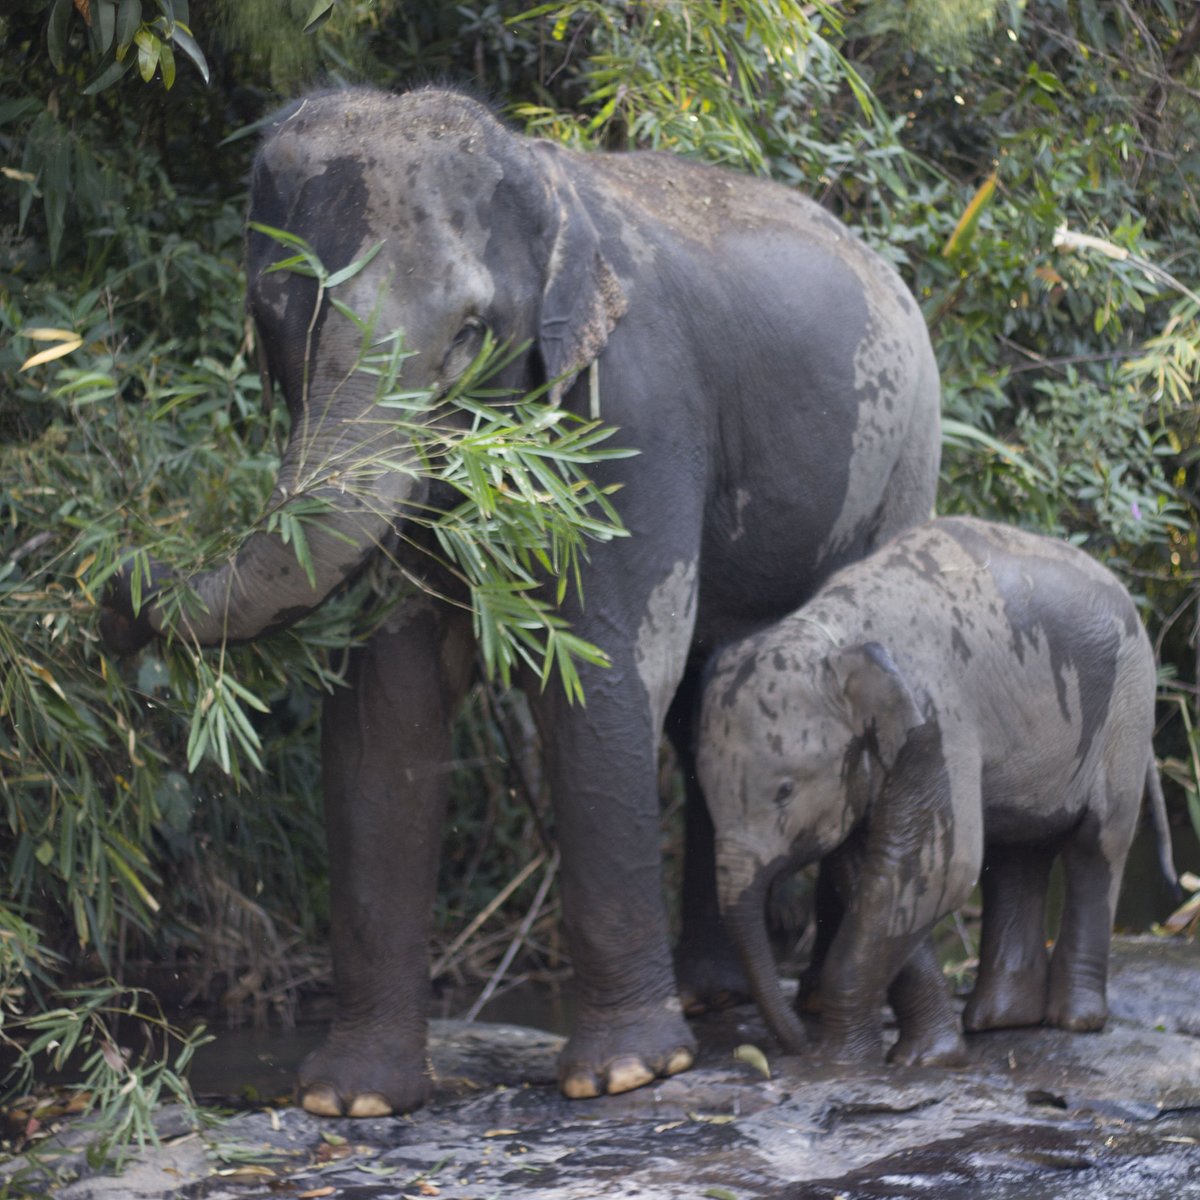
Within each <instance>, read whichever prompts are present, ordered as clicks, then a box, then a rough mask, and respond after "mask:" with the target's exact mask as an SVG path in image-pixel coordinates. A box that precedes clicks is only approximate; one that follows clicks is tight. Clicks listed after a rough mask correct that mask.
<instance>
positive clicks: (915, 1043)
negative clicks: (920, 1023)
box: [887, 1029, 967, 1067]
mask: <svg viewBox="0 0 1200 1200" xmlns="http://www.w3.org/2000/svg"><path fill="white" fill-rule="evenodd" d="M887 1060H888V1062H889V1063H891V1064H892V1065H893V1066H896V1067H965V1066H966V1065H967V1043H966V1042H965V1041H964V1040H963V1036H962V1034H961V1033H959V1032H958V1030H957V1029H940V1030H936V1031H929V1032H924V1033H919V1034H913V1035H911V1036H910V1035H909V1034H906V1033H901V1034H900V1037H899V1039H898V1040H897V1041H896V1043H895V1044H894V1045H893V1046H892V1048H891V1049H890V1050H889V1051H888V1055H887Z"/></svg>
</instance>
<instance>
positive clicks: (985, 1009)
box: [963, 976, 1046, 1033]
mask: <svg viewBox="0 0 1200 1200" xmlns="http://www.w3.org/2000/svg"><path fill="white" fill-rule="evenodd" d="M1045 1015H1046V984H1045V977H1044V976H1043V977H1042V978H1040V979H1028V978H1019V977H1018V978H1012V977H1010V978H1006V979H1004V980H999V981H992V982H990V983H984V982H980V983H978V984H976V985H975V990H974V991H973V992H972V993H971V995H970V997H969V999H968V1000H967V1003H966V1007H965V1008H964V1009H963V1028H964V1029H965V1030H966V1031H967V1032H968V1033H982V1032H983V1031H984V1030H985V1029H1020V1028H1022V1027H1023V1026H1026V1025H1040V1024H1041V1023H1042V1019H1043V1018H1044V1017H1045Z"/></svg>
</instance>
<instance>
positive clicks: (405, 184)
mask: <svg viewBox="0 0 1200 1200" xmlns="http://www.w3.org/2000/svg"><path fill="white" fill-rule="evenodd" d="M310 104H311V107H306V106H308V105H310ZM512 143H513V139H512V137H511V135H510V134H508V133H507V132H506V131H505V130H504V129H503V127H502V126H500V125H499V123H498V122H497V121H496V120H495V119H494V118H493V117H492V116H491V115H490V114H489V113H488V112H487V110H486V109H484V108H483V107H482V106H480V105H478V104H476V103H475V102H473V101H469V100H467V99H466V98H465V97H462V96H458V95H456V94H454V93H443V92H428V93H416V94H414V95H411V96H405V97H393V96H386V95H381V94H378V93H373V92H360V91H350V92H346V93H340V94H337V95H334V96H325V97H316V98H313V99H312V101H311V102H309V101H305V102H302V103H301V105H300V106H299V107H298V108H297V110H296V112H295V113H294V114H293V116H291V117H289V118H287V119H285V120H284V121H283V122H282V123H281V124H280V125H279V126H278V128H277V129H276V131H275V132H274V134H273V135H272V136H271V137H270V139H269V140H268V141H267V142H266V143H265V144H264V146H263V148H262V150H261V151H260V154H259V159H258V163H257V168H256V178H255V203H256V207H262V206H263V204H264V200H265V198H266V197H267V196H268V195H270V193H272V192H274V193H276V194H277V199H276V202H275V203H274V204H269V205H268V207H270V208H272V209H275V210H280V209H282V210H284V212H286V215H287V216H288V217H289V218H291V219H292V220H293V221H295V220H296V219H297V218H299V219H300V223H301V224H302V225H310V226H314V227H319V228H321V229H322V230H324V231H327V232H333V231H338V232H339V233H340V236H341V237H342V238H343V239H350V238H353V240H354V243H355V249H358V248H360V247H364V246H366V245H369V244H373V243H374V242H380V241H381V242H383V243H384V244H385V246H386V253H385V258H386V259H387V260H390V261H391V262H392V263H393V264H394V265H395V266H396V267H397V269H400V270H403V271H404V273H405V274H406V275H408V276H413V277H414V278H413V279H412V282H414V283H416V284H421V285H429V284H434V285H436V284H437V283H439V282H440V281H442V280H444V279H445V277H446V276H447V274H449V275H453V274H454V273H455V271H456V270H461V264H462V263H463V261H464V260H466V259H470V260H472V261H478V260H479V259H480V258H481V257H482V255H483V251H484V248H485V247H486V244H487V240H488V237H489V234H490V230H491V225H492V223H493V207H494V199H495V192H496V189H497V187H498V185H499V183H500V181H501V180H502V179H503V177H504V173H505V172H504V165H503V162H502V161H501V160H502V159H503V158H504V157H505V155H506V153H507V152H508V151H509V150H511V149H512ZM334 180H338V181H340V186H337V187H334V186H332V183H333V181H334ZM306 198H307V202H306ZM314 201H316V202H315V203H314ZM297 232H301V233H305V230H304V229H300V230H297ZM306 236H307V234H306ZM325 265H326V266H331V265H335V266H340V265H344V264H342V263H338V264H330V263H326V264H325Z"/></svg>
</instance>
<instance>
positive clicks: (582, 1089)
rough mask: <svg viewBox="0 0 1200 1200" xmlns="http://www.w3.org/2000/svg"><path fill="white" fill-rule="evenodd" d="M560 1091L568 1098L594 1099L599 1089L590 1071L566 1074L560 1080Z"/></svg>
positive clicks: (598, 1093)
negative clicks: (587, 1072)
mask: <svg viewBox="0 0 1200 1200" xmlns="http://www.w3.org/2000/svg"><path fill="white" fill-rule="evenodd" d="M562 1093H563V1095H564V1096H566V1098H567V1099H568V1100H594V1099H595V1098H596V1097H597V1096H598V1095H600V1089H599V1087H598V1086H597V1085H596V1080H595V1078H594V1077H593V1076H592V1075H591V1074H590V1073H589V1074H579V1075H568V1076H567V1077H566V1078H565V1079H564V1080H563V1081H562Z"/></svg>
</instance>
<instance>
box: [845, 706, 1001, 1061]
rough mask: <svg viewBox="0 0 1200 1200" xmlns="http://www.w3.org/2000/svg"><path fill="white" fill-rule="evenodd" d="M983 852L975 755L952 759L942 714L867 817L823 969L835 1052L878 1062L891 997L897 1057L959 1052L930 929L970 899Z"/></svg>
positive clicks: (898, 762)
mask: <svg viewBox="0 0 1200 1200" xmlns="http://www.w3.org/2000/svg"><path fill="white" fill-rule="evenodd" d="M982 850H983V843H982V822H981V820H980V806H979V766H978V758H977V756H976V754H975V753H974V751H973V750H972V749H968V750H960V751H959V752H957V753H953V754H947V753H946V749H945V747H944V744H943V740H942V734H941V730H940V728H939V726H938V724H937V723H936V721H932V720H931V721H928V722H926V723H925V724H923V725H920V726H918V727H916V728H915V729H912V730H910V731H909V732H908V734H907V736H906V738H905V741H904V744H903V746H902V747H901V748H900V750H899V752H898V753H897V755H896V758H895V761H894V763H893V764H892V766H891V768H890V770H889V771H888V773H887V775H886V776H885V777H884V780H883V784H882V786H881V788H880V794H879V797H878V799H877V801H876V802H875V804H874V805H873V808H872V811H871V813H870V815H869V817H868V822H867V832H866V843H865V848H864V851H863V854H862V859H861V861H860V862H859V863H857V864H856V865H857V881H856V882H855V883H853V884H852V886H851V889H850V892H849V894H848V896H846V897H845V898H846V900H847V907H846V914H845V917H844V918H843V920H842V922H841V924H840V926H839V927H838V931H837V934H836V935H835V937H834V940H833V944H832V946H831V947H830V950H829V955H828V958H827V960H826V963H825V967H824V970H823V972H822V975H821V1000H822V1009H821V1029H822V1041H823V1046H822V1052H823V1054H824V1055H825V1056H826V1057H828V1058H831V1059H833V1060H834V1061H838V1062H866V1063H871V1062H877V1061H878V1060H879V1057H880V1055H881V1052H882V1028H881V1022H880V1015H879V1014H880V1008H881V1007H882V1004H883V1001H884V998H885V995H888V994H890V996H891V999H892V1001H893V1004H894V1006H895V1008H896V1015H897V1017H898V1018H899V1019H900V1024H901V1041H900V1043H899V1047H898V1049H897V1051H896V1052H895V1055H894V1056H895V1058H896V1060H897V1061H917V1060H921V1061H930V1062H933V1061H937V1060H938V1059H941V1058H944V1059H945V1060H946V1061H947V1062H949V1061H954V1060H956V1059H958V1058H959V1055H960V1050H961V1047H960V1045H959V1044H958V1040H957V1034H956V1033H955V1035H954V1036H953V1037H948V1036H947V1031H948V1029H950V1028H951V1025H952V1015H951V1011H950V1008H949V1001H948V999H947V998H946V996H945V984H944V983H943V982H942V981H941V979H940V972H939V971H938V970H937V963H936V958H935V957H934V955H933V951H932V946H931V944H930V943H929V941H928V935H929V932H930V930H931V929H932V928H933V925H934V922H935V921H936V920H937V919H938V918H939V917H940V916H942V915H944V914H945V913H947V912H950V911H952V910H953V909H955V908H957V907H958V906H959V905H960V904H961V903H962V902H963V901H964V900H965V899H966V898H967V896H968V895H969V894H970V891H971V888H972V887H973V886H974V882H975V879H976V877H977V875H978V872H979V865H980V860H981V858H982ZM914 952H915V953H914ZM934 977H937V980H936V987H935V985H934V983H933V979H934Z"/></svg>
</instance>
